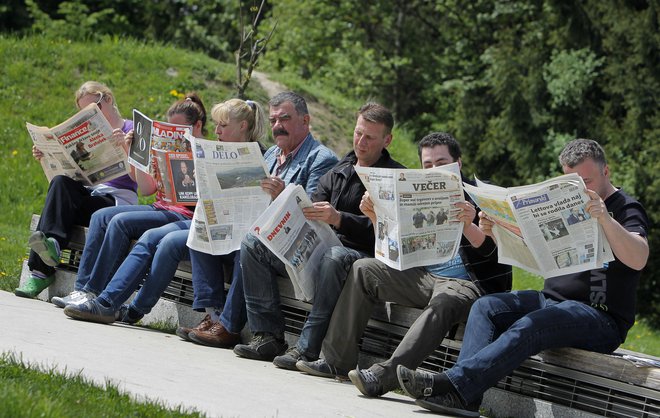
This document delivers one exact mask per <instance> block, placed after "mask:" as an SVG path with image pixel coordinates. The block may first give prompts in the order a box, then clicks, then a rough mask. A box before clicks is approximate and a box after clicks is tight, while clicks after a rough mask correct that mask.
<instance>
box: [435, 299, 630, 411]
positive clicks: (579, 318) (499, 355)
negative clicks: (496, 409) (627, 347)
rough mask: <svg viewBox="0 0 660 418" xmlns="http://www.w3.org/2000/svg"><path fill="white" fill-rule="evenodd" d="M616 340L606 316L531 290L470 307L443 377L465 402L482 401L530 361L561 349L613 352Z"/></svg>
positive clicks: (618, 340) (616, 331)
mask: <svg viewBox="0 0 660 418" xmlns="http://www.w3.org/2000/svg"><path fill="white" fill-rule="evenodd" d="M619 335H620V334H619V329H618V328H617V325H616V323H615V322H614V319H612V317H611V316H610V315H608V314H607V313H605V312H603V311H600V310H598V309H595V308H592V307H591V306H589V305H586V304H584V303H581V302H576V301H563V302H559V301H556V300H553V299H550V298H546V297H545V295H543V293H541V292H537V291H533V290H525V291H519V292H511V293H498V294H493V295H487V296H483V297H481V298H479V299H477V301H476V302H475V303H474V305H472V309H471V310H470V315H469V317H468V322H467V326H466V328H465V334H464V336H463V346H462V347H461V352H460V355H459V356H458V361H457V362H456V364H455V365H454V367H452V368H451V369H449V370H447V371H446V372H445V373H446V374H447V377H449V380H450V381H451V382H452V384H453V385H454V387H455V388H456V389H457V391H458V393H459V394H460V395H461V397H462V398H463V400H464V401H465V402H467V403H474V402H480V400H481V397H482V396H483V393H484V392H485V391H486V390H487V389H489V388H491V387H493V386H495V384H496V383H497V382H498V381H499V380H500V379H501V378H503V377H505V376H507V375H508V374H510V373H511V372H512V371H513V370H514V369H515V368H516V367H518V366H519V365H520V364H521V363H522V362H523V361H524V360H525V359H527V358H528V357H529V356H532V355H535V354H538V353H539V352H541V351H542V350H546V349H549V348H559V347H573V348H581V349H584V350H589V351H595V352H599V353H611V352H612V351H614V350H615V349H616V348H617V347H618V346H619V344H621V337H620V336H619Z"/></svg>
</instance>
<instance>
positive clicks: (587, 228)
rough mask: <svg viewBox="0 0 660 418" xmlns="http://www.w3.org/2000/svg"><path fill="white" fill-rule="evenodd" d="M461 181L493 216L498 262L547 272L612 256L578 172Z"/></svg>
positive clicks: (587, 266) (586, 266)
mask: <svg viewBox="0 0 660 418" xmlns="http://www.w3.org/2000/svg"><path fill="white" fill-rule="evenodd" d="M464 187H465V191H466V192H467V193H468V194H469V195H470V197H472V199H473V200H474V201H475V203H477V205H478V206H479V208H480V209H481V210H482V211H483V212H484V213H486V214H487V215H488V217H489V218H490V219H491V220H493V222H495V226H494V228H493V234H494V236H495V238H496V240H497V247H498V258H499V262H500V263H503V264H510V265H512V266H517V267H520V268H523V269H525V270H528V271H530V272H532V273H535V274H538V275H540V276H543V277H545V278H548V277H554V276H559V275H563V274H570V273H577V272H580V271H585V270H592V269H595V268H600V267H602V266H603V264H604V263H606V262H609V261H612V260H614V256H613V254H612V250H611V248H610V245H609V243H608V242H607V240H606V239H605V234H604V233H603V231H602V228H601V227H600V225H599V224H598V222H597V221H596V219H593V218H591V216H589V214H588V213H587V211H586V210H585V205H586V204H587V202H588V201H589V196H588V195H587V194H586V192H585V189H586V187H585V185H584V182H583V181H582V178H581V177H580V176H579V175H577V174H576V173H572V174H566V175H563V176H559V177H556V178H553V179H550V180H546V181H544V182H541V183H537V184H533V185H530V186H522V187H511V188H508V189H507V188H503V187H498V186H494V185H489V184H486V183H483V182H481V181H479V180H477V186H476V187H475V186H471V185H469V184H465V185H464Z"/></svg>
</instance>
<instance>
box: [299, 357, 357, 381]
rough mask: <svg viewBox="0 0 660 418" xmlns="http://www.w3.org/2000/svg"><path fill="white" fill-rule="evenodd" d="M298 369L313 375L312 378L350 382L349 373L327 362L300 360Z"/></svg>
mask: <svg viewBox="0 0 660 418" xmlns="http://www.w3.org/2000/svg"><path fill="white" fill-rule="evenodd" d="M296 368H297V369H298V370H300V371H301V372H304V373H307V374H311V375H312V376H319V377H329V378H331V379H339V380H348V376H347V375H348V371H347V370H344V369H340V368H338V367H335V366H333V365H332V364H330V363H328V362H327V361H325V359H318V360H316V361H304V360H300V361H299V362H297V363H296Z"/></svg>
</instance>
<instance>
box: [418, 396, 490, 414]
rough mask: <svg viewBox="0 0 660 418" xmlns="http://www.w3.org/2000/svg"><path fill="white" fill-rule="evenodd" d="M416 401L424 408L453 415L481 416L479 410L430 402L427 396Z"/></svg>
mask: <svg viewBox="0 0 660 418" xmlns="http://www.w3.org/2000/svg"><path fill="white" fill-rule="evenodd" d="M415 403H416V404H417V405H419V406H421V407H422V408H424V409H428V410H429V411H432V412H438V413H441V414H444V415H449V416H452V417H463V418H479V417H480V416H481V414H480V413H479V412H478V411H476V412H474V411H468V410H466V409H458V408H449V407H446V406H442V405H438V404H436V403H433V402H429V401H427V400H426V398H420V399H417V400H415Z"/></svg>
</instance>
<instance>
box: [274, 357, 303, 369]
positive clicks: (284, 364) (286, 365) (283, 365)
mask: <svg viewBox="0 0 660 418" xmlns="http://www.w3.org/2000/svg"><path fill="white" fill-rule="evenodd" d="M279 357H280V356H277V357H275V358H274V359H273V364H274V365H275V366H276V367H279V368H280V369H284V370H293V371H296V372H297V371H299V370H298V368H297V367H296V363H297V360H296V361H294V362H293V363H291V361H289V360H278V358H279Z"/></svg>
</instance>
